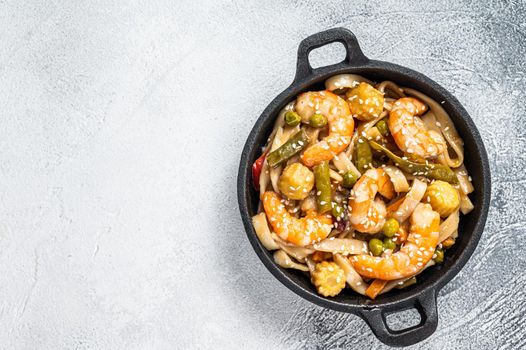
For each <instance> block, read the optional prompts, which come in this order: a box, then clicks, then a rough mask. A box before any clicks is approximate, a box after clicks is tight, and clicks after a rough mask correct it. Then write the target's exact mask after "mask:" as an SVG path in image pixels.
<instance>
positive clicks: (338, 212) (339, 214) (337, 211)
mask: <svg viewBox="0 0 526 350" xmlns="http://www.w3.org/2000/svg"><path fill="white" fill-rule="evenodd" d="M331 213H332V216H334V217H335V218H340V219H341V218H343V207H342V206H341V205H339V204H338V203H336V202H332V211H331Z"/></svg>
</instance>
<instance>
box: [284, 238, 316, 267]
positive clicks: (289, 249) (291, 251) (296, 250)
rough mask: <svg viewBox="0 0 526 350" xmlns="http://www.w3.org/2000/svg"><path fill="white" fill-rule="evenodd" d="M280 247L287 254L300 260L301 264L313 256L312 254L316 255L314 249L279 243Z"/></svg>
mask: <svg viewBox="0 0 526 350" xmlns="http://www.w3.org/2000/svg"><path fill="white" fill-rule="evenodd" d="M278 245H279V247H280V248H281V249H282V250H283V251H284V252H285V253H287V254H288V255H290V256H292V257H293V258H294V259H296V260H298V261H299V262H305V258H306V257H307V256H308V255H311V254H312V253H314V249H309V248H305V247H297V246H292V245H287V244H284V243H282V242H278Z"/></svg>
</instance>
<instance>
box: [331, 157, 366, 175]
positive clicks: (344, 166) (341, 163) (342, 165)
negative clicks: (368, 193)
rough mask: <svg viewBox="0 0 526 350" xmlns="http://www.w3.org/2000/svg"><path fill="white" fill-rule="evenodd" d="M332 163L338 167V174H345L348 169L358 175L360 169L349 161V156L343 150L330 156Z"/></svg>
mask: <svg viewBox="0 0 526 350" xmlns="http://www.w3.org/2000/svg"><path fill="white" fill-rule="evenodd" d="M332 163H333V164H334V166H335V167H336V169H338V171H339V172H340V174H345V173H346V172H348V171H352V172H353V173H354V174H355V175H356V176H357V177H360V176H361V175H362V174H360V171H358V169H356V167H355V166H354V164H353V163H352V162H351V160H350V159H349V157H348V156H347V154H346V153H345V152H342V153H340V154H338V155H337V156H336V157H334V158H332Z"/></svg>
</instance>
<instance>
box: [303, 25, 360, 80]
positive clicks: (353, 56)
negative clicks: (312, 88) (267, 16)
mask: <svg viewBox="0 0 526 350" xmlns="http://www.w3.org/2000/svg"><path fill="white" fill-rule="evenodd" d="M334 42H339V43H341V44H343V46H344V47H345V51H346V56H345V59H344V60H343V61H342V62H340V63H337V64H335V65H333V66H336V65H341V64H347V65H349V66H358V65H361V64H364V63H367V62H368V61H369V59H368V58H367V57H365V55H364V54H363V52H362V49H361V48H360V45H359V44H358V40H356V36H354V34H353V33H352V32H351V31H350V30H348V29H346V28H333V29H329V30H326V31H324V32H320V33H316V34H313V35H311V36H309V37H307V38H305V39H303V40H302V42H301V43H300V46H299V47H298V62H297V64H296V77H295V78H294V81H295V82H298V81H300V80H303V79H305V78H308V77H309V76H311V75H313V74H315V73H316V71H318V70H319V69H322V68H321V67H320V68H312V66H311V65H310V62H309V53H310V52H311V51H312V50H314V49H317V48H319V47H322V46H325V45H327V44H331V43H334ZM328 67H332V66H328ZM323 68H324V69H325V68H327V67H323Z"/></svg>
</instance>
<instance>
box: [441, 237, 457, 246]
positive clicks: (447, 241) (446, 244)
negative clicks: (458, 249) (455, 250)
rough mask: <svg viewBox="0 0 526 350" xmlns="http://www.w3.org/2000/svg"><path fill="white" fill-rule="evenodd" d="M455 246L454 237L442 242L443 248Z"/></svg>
mask: <svg viewBox="0 0 526 350" xmlns="http://www.w3.org/2000/svg"><path fill="white" fill-rule="evenodd" d="M454 244H455V239H454V238H453V237H449V238H448V239H446V240H444V241H442V247H444V248H451V247H452V246H453V245H454Z"/></svg>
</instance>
